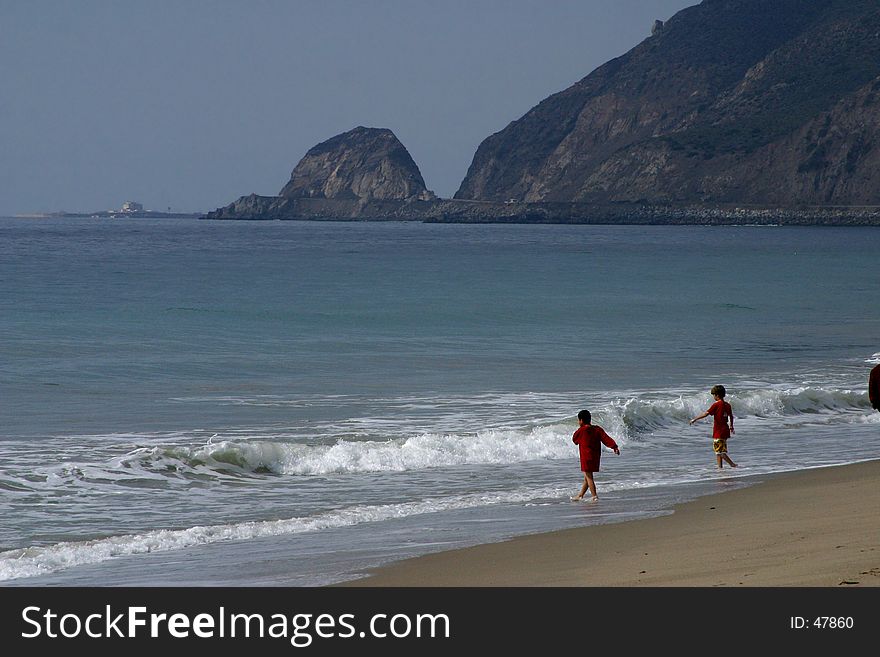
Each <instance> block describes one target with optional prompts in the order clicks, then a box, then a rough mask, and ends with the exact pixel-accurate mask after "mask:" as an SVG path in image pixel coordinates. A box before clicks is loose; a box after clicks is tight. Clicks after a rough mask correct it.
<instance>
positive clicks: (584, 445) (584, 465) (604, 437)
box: [571, 410, 620, 502]
mask: <svg viewBox="0 0 880 657" xmlns="http://www.w3.org/2000/svg"><path fill="white" fill-rule="evenodd" d="M591 419H592V418H591V416H590V411H586V410H584V411H581V412H580V413H578V425H579V428H578V430H577V431H575V432H574V435H573V436H572V437H571V441H572V442H573V443H574V444H575V445H577V446H578V450H579V451H580V455H581V470H582V471H583V473H584V485H583V486H581V492H580V493H578V494H577V495H576V496H575V497H572V498H571V499H572V501H578V500H582V499H584V493H586V492H587V488H589V489H590V495H591V496H592V497H591V499H590V501H591V502H598V501H599V494H598V493H597V492H596V482H595V481H593V473H594V472H598V471H599V459H600V458H601V457H602V445H605V446H606V447H610V448H611V449H613V450H614V453H615V454H618V455H619V454H620V449H618V447H617V443H616V442H614V439H613V438H612V437H611V436H609V435H608V434H607V433H605V430H604V429H603V428H602V427H600V426H598V425H596V424H590V420H591Z"/></svg>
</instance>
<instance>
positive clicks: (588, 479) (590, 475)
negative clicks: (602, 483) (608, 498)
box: [581, 472, 599, 500]
mask: <svg viewBox="0 0 880 657" xmlns="http://www.w3.org/2000/svg"><path fill="white" fill-rule="evenodd" d="M584 479H585V480H586V481H585V482H584V485H586V486H589V488H590V495H592V496H593V499H594V500H598V499H599V494H598V493H597V492H596V482H595V481H593V473H592V472H585V473H584ZM584 492H586V491H584ZM581 495H582V496H583V493H581Z"/></svg>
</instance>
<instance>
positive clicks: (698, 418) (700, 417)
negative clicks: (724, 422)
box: [690, 411, 732, 424]
mask: <svg viewBox="0 0 880 657" xmlns="http://www.w3.org/2000/svg"><path fill="white" fill-rule="evenodd" d="M704 417H709V411H706V412H705V413H703V414H702V415H698V416H697V417H695V418H694V419H693V420H691V421H690V424H693V423H694V422H696V421H697V420H702V419H703V418H704ZM731 421H732V420H731Z"/></svg>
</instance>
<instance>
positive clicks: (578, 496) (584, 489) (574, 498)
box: [571, 472, 588, 500]
mask: <svg viewBox="0 0 880 657" xmlns="http://www.w3.org/2000/svg"><path fill="white" fill-rule="evenodd" d="M587 486H588V484H587V473H586V472H585V473H584V485H583V486H581V492H580V493H578V494H577V495H575V496H574V497H572V498H571V499H573V500H582V499H583V498H584V493H586V492H587Z"/></svg>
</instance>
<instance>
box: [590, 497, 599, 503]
mask: <svg viewBox="0 0 880 657" xmlns="http://www.w3.org/2000/svg"><path fill="white" fill-rule="evenodd" d="M598 501H599V497H598V496H597V495H596V496H593V497H591V498H590V502H598Z"/></svg>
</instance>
